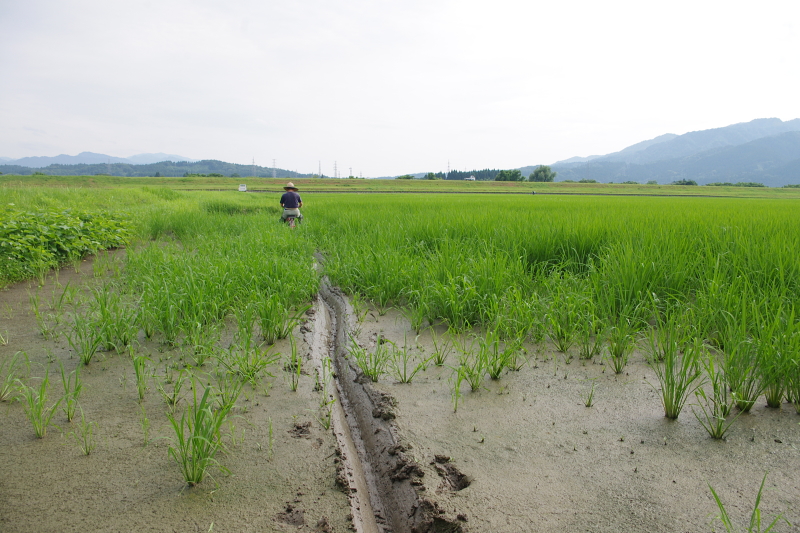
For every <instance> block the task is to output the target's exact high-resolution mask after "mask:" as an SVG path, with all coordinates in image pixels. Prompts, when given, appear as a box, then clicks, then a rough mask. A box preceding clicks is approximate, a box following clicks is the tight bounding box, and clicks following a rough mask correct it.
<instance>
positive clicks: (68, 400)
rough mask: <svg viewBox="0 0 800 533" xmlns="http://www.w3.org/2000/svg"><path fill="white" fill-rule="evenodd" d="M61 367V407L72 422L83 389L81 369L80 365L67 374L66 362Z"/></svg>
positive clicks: (68, 420)
mask: <svg viewBox="0 0 800 533" xmlns="http://www.w3.org/2000/svg"><path fill="white" fill-rule="evenodd" d="M60 367H61V384H62V385H63V387H64V397H63V401H64V404H63V405H62V406H61V408H62V409H63V410H64V414H65V415H67V422H72V419H73V418H74V417H75V409H76V408H77V406H78V396H80V394H81V390H82V389H83V383H81V371H80V367H78V368H76V369H75V370H73V371H72V372H70V373H69V374H67V373H66V371H65V370H64V363H61V365H60ZM73 378H74V379H73ZM87 455H88V454H87Z"/></svg>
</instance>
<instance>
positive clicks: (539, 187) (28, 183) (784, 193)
mask: <svg viewBox="0 0 800 533" xmlns="http://www.w3.org/2000/svg"><path fill="white" fill-rule="evenodd" d="M290 180H291V181H292V182H293V183H295V184H296V185H297V186H298V187H300V188H301V189H302V190H305V191H309V190H313V191H317V192H324V191H328V192H373V193H374V192H393V193H396V192H418V193H423V192H441V193H444V192H451V193H475V192H485V193H514V194H529V193H531V192H533V191H535V192H536V193H537V194H610V195H652V196H667V195H669V196H704V195H707V196H723V197H737V198H800V189H797V188H769V187H755V188H752V187H727V186H719V187H717V186H714V187H710V186H682V185H631V184H622V183H614V184H610V183H566V182H554V183H531V182H509V181H474V182H466V181H456V180H382V179H342V178H338V179H337V178H291V179H287V178H276V179H273V178H253V177H243V178H215V177H185V178H184V177H120V176H15V175H10V174H9V175H0V186H2V187H59V188H64V187H67V188H71V187H80V188H100V189H114V188H131V187H134V188H138V187H166V188H170V189H176V190H221V191H235V190H237V188H238V186H239V184H242V183H243V184H245V185H247V187H248V190H249V191H255V192H279V191H282V190H283V189H282V187H283V186H284V185H285V184H286V182H287V181H290Z"/></svg>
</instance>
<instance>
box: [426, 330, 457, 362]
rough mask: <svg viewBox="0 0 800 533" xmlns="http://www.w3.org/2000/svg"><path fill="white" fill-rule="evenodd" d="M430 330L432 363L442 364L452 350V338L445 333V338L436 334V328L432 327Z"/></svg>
mask: <svg viewBox="0 0 800 533" xmlns="http://www.w3.org/2000/svg"><path fill="white" fill-rule="evenodd" d="M430 330H431V342H432V343H433V359H431V361H433V364H434V365H436V366H444V363H445V361H447V357H448V356H449V355H450V353H452V351H453V338H452V337H451V336H450V335H447V336H446V338H442V337H439V336H438V335H436V330H435V329H433V327H431V328H430Z"/></svg>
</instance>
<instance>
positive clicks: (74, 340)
mask: <svg viewBox="0 0 800 533" xmlns="http://www.w3.org/2000/svg"><path fill="white" fill-rule="evenodd" d="M102 340H103V336H102V334H101V332H100V330H98V328H97V327H96V326H95V324H94V322H93V321H92V320H90V319H89V318H87V317H86V316H84V315H81V314H78V313H75V314H74V315H73V325H72V331H71V332H70V333H69V334H67V342H69V345H70V347H72V349H73V351H74V352H75V353H76V355H77V356H78V358H79V359H80V361H81V363H82V364H83V365H88V364H89V363H91V361H92V359H93V358H94V356H95V354H96V353H97V350H98V348H100V343H101V342H102Z"/></svg>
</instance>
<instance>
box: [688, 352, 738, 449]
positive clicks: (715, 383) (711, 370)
mask: <svg viewBox="0 0 800 533" xmlns="http://www.w3.org/2000/svg"><path fill="white" fill-rule="evenodd" d="M715 359H716V358H715V356H714V355H713V354H711V353H708V352H706V354H705V357H703V358H702V359H701V361H702V365H703V368H704V369H705V372H706V377H707V378H708V382H709V383H710V384H711V394H710V395H709V394H706V391H705V390H704V389H703V387H698V388H697V390H696V391H695V393H694V394H695V397H696V398H697V401H698V407H700V413H698V412H697V411H696V410H694V409H693V413H694V416H695V418H697V421H698V422H700V425H701V426H703V429H705V430H706V432H707V433H708V434H709V436H711V437H712V438H714V439H724V438H725V434H726V433H727V432H728V430H729V429H730V427H731V424H733V422H734V421H735V420H736V419H737V418H738V417H739V415H740V414H742V413H741V411H740V412H739V413H737V414H736V416H734V417H733V418H731V419H730V420H727V418H728V416H729V415H730V413H731V410H732V409H733V404H734V401H733V397H732V396H731V395H730V394H728V386H727V383H726V381H725V376H724V374H723V373H722V370H721V368H719V366H718V364H717V363H716V362H715Z"/></svg>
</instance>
